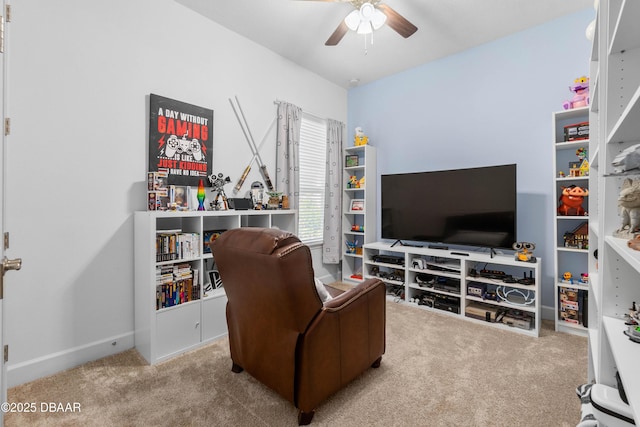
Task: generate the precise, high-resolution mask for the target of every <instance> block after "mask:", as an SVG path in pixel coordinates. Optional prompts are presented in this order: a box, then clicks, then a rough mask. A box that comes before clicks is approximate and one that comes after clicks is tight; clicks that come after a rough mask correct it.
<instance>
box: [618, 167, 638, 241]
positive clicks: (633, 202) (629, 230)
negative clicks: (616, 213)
mask: <svg viewBox="0 0 640 427" xmlns="http://www.w3.org/2000/svg"><path fill="white" fill-rule="evenodd" d="M618 206H619V207H620V217H621V218H622V224H621V226H620V229H618V230H616V231H615V232H614V233H613V235H614V236H615V237H620V238H630V237H634V235H635V233H637V232H640V179H630V178H627V179H625V180H624V181H623V183H622V188H621V189H620V194H619V195H618Z"/></svg>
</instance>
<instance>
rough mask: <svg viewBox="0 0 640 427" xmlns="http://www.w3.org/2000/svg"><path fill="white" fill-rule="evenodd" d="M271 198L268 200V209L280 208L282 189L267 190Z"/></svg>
mask: <svg viewBox="0 0 640 427" xmlns="http://www.w3.org/2000/svg"><path fill="white" fill-rule="evenodd" d="M267 194H268V195H269V200H268V201H267V209H280V196H282V191H267Z"/></svg>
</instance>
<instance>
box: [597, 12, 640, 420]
mask: <svg viewBox="0 0 640 427" xmlns="http://www.w3.org/2000/svg"><path fill="white" fill-rule="evenodd" d="M639 21H640V2H638V1H636V0H631V1H629V0H626V1H624V0H600V3H599V8H598V18H597V25H596V35H595V38H594V44H593V49H592V56H591V76H592V79H591V94H592V95H591V97H592V99H593V100H596V102H593V103H592V105H591V108H590V115H589V122H590V124H591V144H590V156H591V158H592V161H591V165H592V171H591V175H590V178H589V180H590V189H591V190H595V191H592V193H591V195H590V197H591V199H590V200H589V208H590V217H591V221H590V222H591V227H590V234H591V235H592V236H593V238H591V239H590V240H591V247H592V248H593V249H595V248H596V247H597V250H598V253H597V254H598V255H597V259H596V256H595V254H594V253H593V249H592V250H591V251H590V254H589V277H590V281H589V282H590V283H589V292H590V294H592V295H593V298H590V300H589V309H590V314H589V379H590V380H591V381H595V382H597V383H600V384H604V385H607V386H610V387H616V380H615V373H616V371H617V372H619V374H620V377H621V380H622V385H623V387H624V389H625V392H626V395H627V398H628V400H629V404H630V406H631V410H632V412H633V413H634V419H635V422H636V424H640V370H638V360H640V344H637V343H634V342H632V341H630V340H629V339H628V338H627V337H626V336H625V335H624V334H623V332H624V331H625V329H626V328H627V326H626V325H625V324H624V316H625V314H626V313H627V312H628V311H629V307H630V306H631V304H632V303H633V302H634V301H636V302H640V286H639V285H638V284H639V283H640V252H638V251H634V250H632V249H630V248H628V247H627V240H628V239H624V238H616V237H613V233H614V232H615V231H616V230H617V229H619V228H620V226H621V224H622V221H621V218H620V216H619V213H618V202H617V199H618V194H619V192H620V188H621V185H622V182H623V181H624V179H626V178H632V179H639V178H640V171H638V173H635V174H634V173H631V174H626V175H624V176H621V175H619V174H616V173H615V170H614V168H613V167H612V165H611V162H612V160H613V159H614V158H615V157H616V155H617V154H619V153H620V152H621V151H623V150H624V149H625V148H627V147H629V146H631V145H634V144H637V143H639V142H640V26H638V25H637V23H638V22H639ZM594 196H595V197H594Z"/></svg>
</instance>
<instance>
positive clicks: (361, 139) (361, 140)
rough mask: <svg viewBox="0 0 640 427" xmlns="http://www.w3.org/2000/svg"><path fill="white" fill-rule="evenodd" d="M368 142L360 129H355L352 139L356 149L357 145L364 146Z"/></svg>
mask: <svg viewBox="0 0 640 427" xmlns="http://www.w3.org/2000/svg"><path fill="white" fill-rule="evenodd" d="M368 142H369V138H368V137H367V136H366V135H365V134H364V131H363V130H362V128H361V127H357V128H356V136H355V137H354V138H353V143H354V145H355V146H356V147H357V146H359V145H366V144H367V143H368Z"/></svg>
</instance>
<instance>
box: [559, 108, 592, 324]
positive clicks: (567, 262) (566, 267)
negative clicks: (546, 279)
mask: <svg viewBox="0 0 640 427" xmlns="http://www.w3.org/2000/svg"><path fill="white" fill-rule="evenodd" d="M551 122H552V141H553V144H554V150H553V154H554V156H553V165H554V172H555V179H554V182H555V185H554V190H555V197H554V200H556V201H559V199H560V196H561V195H562V190H563V188H565V187H570V186H572V185H575V186H577V187H580V188H584V189H588V190H589V176H588V175H584V174H582V175H579V173H580V172H579V169H578V172H575V168H574V173H573V175H572V172H571V169H570V165H571V164H573V165H574V166H575V165H576V164H581V163H582V160H581V159H580V158H579V157H578V155H577V152H578V150H584V151H585V152H586V153H588V152H589V139H588V138H586V139H585V138H584V137H582V138H581V139H575V140H571V139H572V138H571V137H569V136H568V135H565V127H566V126H570V127H571V126H572V125H577V124H579V123H584V122H589V107H583V108H576V109H572V110H564V111H558V112H554V113H553V114H552V120H551ZM585 160H587V162H589V164H590V159H589V158H587V159H585ZM589 191H591V190H589ZM588 202H589V196H587V197H585V199H584V201H583V203H582V208H583V209H584V211H585V212H586V213H588V212H589V205H588ZM557 208H558V204H556V206H555V207H554V209H555V210H554V214H553V215H554V218H555V220H554V236H555V243H554V256H555V259H554V261H555V266H554V271H555V287H554V288H555V304H554V306H555V313H556V314H555V329H556V331H561V332H567V333H573V334H578V335H586V334H587V327H586V326H585V325H588V313H589V304H588V297H589V285H588V282H586V281H584V279H583V277H582V274H583V273H587V272H588V271H589V266H588V254H589V246H588V241H587V245H585V243H584V241H578V242H575V241H571V239H569V240H568V241H567V240H565V236H568V235H569V234H568V233H573V232H574V231H576V230H586V231H587V234H590V233H588V227H589V216H588V215H563V214H560V213H559V212H558V209H557ZM566 272H569V273H571V276H572V277H571V279H569V280H565V278H564V274H565V273H566ZM561 298H571V299H575V300H577V301H567V300H563V299H561ZM575 303H578V310H574V308H575Z"/></svg>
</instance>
